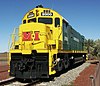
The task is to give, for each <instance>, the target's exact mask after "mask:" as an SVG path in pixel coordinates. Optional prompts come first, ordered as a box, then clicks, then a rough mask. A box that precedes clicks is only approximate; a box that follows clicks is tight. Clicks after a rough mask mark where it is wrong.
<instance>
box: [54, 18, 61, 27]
mask: <svg viewBox="0 0 100 86" xmlns="http://www.w3.org/2000/svg"><path fill="white" fill-rule="evenodd" d="M58 26H60V18H55V27H58Z"/></svg>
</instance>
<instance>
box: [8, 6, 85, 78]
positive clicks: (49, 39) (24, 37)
mask: <svg viewBox="0 0 100 86" xmlns="http://www.w3.org/2000/svg"><path fill="white" fill-rule="evenodd" d="M85 59H86V51H84V36H82V35H81V34H80V33H78V32H77V31H75V30H74V29H73V28H72V27H71V25H69V23H68V21H67V20H66V19H64V18H63V17H62V16H61V15H60V14H59V13H57V12H56V11H54V10H52V9H49V8H44V7H43V6H42V5H38V6H36V8H34V9H32V10H30V11H29V12H27V13H26V14H25V16H24V17H23V19H22V24H21V25H20V26H19V28H16V29H14V31H13V33H12V42H11V46H10V50H9V63H10V76H13V77H15V78H21V79H36V78H49V77H50V75H53V74H55V73H57V72H58V71H61V70H62V69H64V68H65V69H66V68H68V66H70V65H74V64H75V63H78V62H82V61H85Z"/></svg>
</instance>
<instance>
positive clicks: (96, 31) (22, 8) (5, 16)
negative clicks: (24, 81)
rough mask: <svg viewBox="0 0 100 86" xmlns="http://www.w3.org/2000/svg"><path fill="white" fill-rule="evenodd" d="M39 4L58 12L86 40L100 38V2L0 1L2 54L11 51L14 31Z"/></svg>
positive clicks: (70, 0) (90, 0)
mask: <svg viewBox="0 0 100 86" xmlns="http://www.w3.org/2000/svg"><path fill="white" fill-rule="evenodd" d="M39 4H42V5H43V6H44V7H45V8H51V9H53V10H55V11H57V12H58V13H59V14H61V15H62V16H63V17H64V18H65V19H67V20H68V22H69V23H70V25H71V26H72V27H73V28H74V29H75V30H77V31H78V32H79V33H81V34H82V35H84V36H85V38H86V39H94V40H96V39H99V38H100V0H0V52H6V51H8V50H9V48H8V42H9V39H10V38H11V34H12V32H13V29H14V28H17V27H19V25H20V24H21V22H22V18H23V17H24V15H25V14H26V12H28V11H29V10H31V9H33V8H35V7H36V6H37V5H39Z"/></svg>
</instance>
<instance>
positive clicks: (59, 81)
mask: <svg viewBox="0 0 100 86" xmlns="http://www.w3.org/2000/svg"><path fill="white" fill-rule="evenodd" d="M89 65H90V63H83V64H82V65H80V66H78V67H76V68H73V69H71V70H68V71H67V72H66V73H63V74H61V75H60V76H59V77H55V78H54V80H52V81H48V82H42V83H40V84H37V85H36V86H64V85H71V84H72V82H73V81H74V80H75V79H76V77H78V76H79V73H80V72H82V71H83V70H84V69H85V68H87V67H88V66H89Z"/></svg>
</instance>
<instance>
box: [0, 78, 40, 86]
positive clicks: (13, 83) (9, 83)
mask: <svg viewBox="0 0 100 86" xmlns="http://www.w3.org/2000/svg"><path fill="white" fill-rule="evenodd" d="M39 83H41V81H40V80H39V79H37V80H34V81H33V80H32V81H28V82H27V81H26V82H20V81H18V80H16V79H15V78H13V77H12V78H9V79H6V80H3V81H0V86H31V85H36V84H39Z"/></svg>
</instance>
